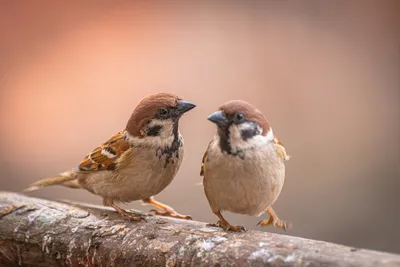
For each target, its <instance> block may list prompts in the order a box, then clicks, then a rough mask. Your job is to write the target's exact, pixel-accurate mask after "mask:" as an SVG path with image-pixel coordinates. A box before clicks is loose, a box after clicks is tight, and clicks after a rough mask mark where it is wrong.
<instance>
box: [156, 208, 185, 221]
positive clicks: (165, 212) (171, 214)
mask: <svg viewBox="0 0 400 267" xmlns="http://www.w3.org/2000/svg"><path fill="white" fill-rule="evenodd" d="M150 212H153V213H154V214H155V215H159V216H166V217H172V218H177V219H183V220H192V217H191V216H189V215H182V214H179V213H177V212H175V211H174V210H162V211H160V210H156V209H152V210H150Z"/></svg>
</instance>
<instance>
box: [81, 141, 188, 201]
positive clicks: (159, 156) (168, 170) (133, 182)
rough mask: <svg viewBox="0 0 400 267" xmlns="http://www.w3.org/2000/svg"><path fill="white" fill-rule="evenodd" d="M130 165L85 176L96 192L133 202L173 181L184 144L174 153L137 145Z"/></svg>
mask: <svg viewBox="0 0 400 267" xmlns="http://www.w3.org/2000/svg"><path fill="white" fill-rule="evenodd" d="M129 153H130V154H127V155H125V157H127V158H129V160H130V164H129V165H128V166H126V167H125V168H122V169H120V170H116V171H99V172H93V173H91V174H89V175H87V177H86V178H85V182H84V183H85V187H86V188H87V189H88V190H89V191H91V192H92V193H94V194H96V195H100V196H102V197H104V198H108V199H114V201H122V202H130V201H134V200H140V199H145V198H149V197H151V196H154V195H156V194H158V193H160V192H161V191H162V190H164V189H165V188H166V187H167V186H168V185H169V184H170V183H171V181H172V180H173V178H174V177H175V175H176V173H177V172H178V170H179V167H180V164H181V162H182V159H183V146H179V148H178V150H177V151H175V152H174V153H162V152H161V151H157V150H155V149H149V148H143V147H137V148H135V149H133V150H132V151H129Z"/></svg>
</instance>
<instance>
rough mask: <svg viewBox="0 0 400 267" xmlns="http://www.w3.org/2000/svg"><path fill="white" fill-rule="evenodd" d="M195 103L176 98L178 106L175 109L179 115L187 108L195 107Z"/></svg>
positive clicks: (186, 110)
mask: <svg viewBox="0 0 400 267" xmlns="http://www.w3.org/2000/svg"><path fill="white" fill-rule="evenodd" d="M195 107H196V105H195V104H192V103H190V102H186V101H183V100H178V107H177V111H178V113H179V115H182V114H183V113H185V112H188V111H189V110H191V109H193V108H195Z"/></svg>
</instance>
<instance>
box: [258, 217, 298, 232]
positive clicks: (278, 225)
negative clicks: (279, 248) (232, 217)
mask: <svg viewBox="0 0 400 267" xmlns="http://www.w3.org/2000/svg"><path fill="white" fill-rule="evenodd" d="M271 224H272V225H273V226H275V227H276V228H280V229H283V230H284V231H285V232H286V231H287V230H289V229H290V228H292V224H291V223H289V222H286V221H282V220H280V219H274V218H272V217H270V218H269V219H268V220H261V221H259V222H258V223H257V225H259V226H261V227H265V226H268V225H271Z"/></svg>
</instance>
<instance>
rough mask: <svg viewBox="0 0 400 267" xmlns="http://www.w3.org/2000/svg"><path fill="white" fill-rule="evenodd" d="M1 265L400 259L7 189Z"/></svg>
mask: <svg viewBox="0 0 400 267" xmlns="http://www.w3.org/2000/svg"><path fill="white" fill-rule="evenodd" d="M0 266H366V267H368V266H373V267H375V266H400V256H399V255H394V254H388V253H383V252H377V251H370V250H364V249H356V248H351V247H346V246H341V245H336V244H332V243H327V242H323V241H316V240H309V239H303V238H298V237H292V236H285V235H277V234H271V233H265V232H259V231H248V232H246V233H231V232H225V231H223V230H220V229H219V228H215V227H210V226H207V224H206V223H203V222H196V221H184V220H177V219H169V218H163V217H158V216H149V217H147V221H146V222H127V221H123V220H121V219H120V218H119V216H118V215H117V214H116V213H115V212H114V211H112V210H110V209H106V208H103V207H97V206H90V205H86V204H71V203H60V202H54V201H48V200H43V199H37V198H30V197H26V196H23V195H18V194H14V193H6V192H0Z"/></svg>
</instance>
